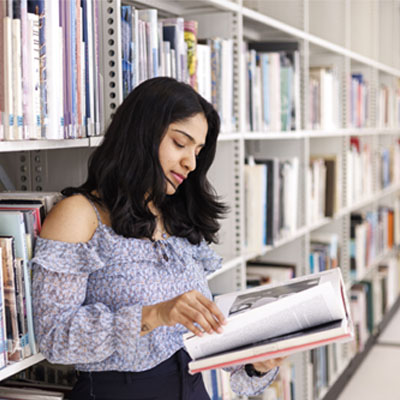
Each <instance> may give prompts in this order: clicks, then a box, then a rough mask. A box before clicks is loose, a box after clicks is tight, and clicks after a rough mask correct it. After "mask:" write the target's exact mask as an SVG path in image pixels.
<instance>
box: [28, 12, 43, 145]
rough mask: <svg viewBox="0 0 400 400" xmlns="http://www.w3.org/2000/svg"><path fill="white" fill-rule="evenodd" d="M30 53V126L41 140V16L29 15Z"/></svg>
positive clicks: (32, 136)
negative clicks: (31, 105) (31, 107)
mask: <svg viewBox="0 0 400 400" xmlns="http://www.w3.org/2000/svg"><path fill="white" fill-rule="evenodd" d="M28 43H29V45H28V49H29V50H28V51H29V59H30V60H31V61H30V67H31V77H32V87H31V90H32V91H31V93H30V94H29V95H30V96H32V104H33V109H32V116H31V118H32V119H30V120H29V121H28V124H32V127H33V129H32V135H31V138H32V139H40V138H41V122H40V115H41V112H40V39H39V16H38V15H36V14H32V13H28Z"/></svg>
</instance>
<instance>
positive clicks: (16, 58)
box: [11, 3, 24, 140]
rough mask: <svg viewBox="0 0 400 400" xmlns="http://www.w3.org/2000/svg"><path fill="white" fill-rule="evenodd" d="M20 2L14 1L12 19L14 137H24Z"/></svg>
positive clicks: (17, 138)
mask: <svg viewBox="0 0 400 400" xmlns="http://www.w3.org/2000/svg"><path fill="white" fill-rule="evenodd" d="M19 5H20V3H14V15H13V19H12V23H11V24H12V27H11V29H12V63H13V74H12V77H13V114H14V135H13V136H14V139H16V140H21V139H23V138H24V137H23V125H24V122H23V116H22V113H23V111H22V65H21V9H20V7H19Z"/></svg>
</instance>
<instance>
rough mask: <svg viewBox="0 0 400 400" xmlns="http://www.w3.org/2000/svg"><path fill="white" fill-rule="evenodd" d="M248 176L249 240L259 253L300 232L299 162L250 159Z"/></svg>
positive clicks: (246, 167) (246, 223)
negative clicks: (268, 246) (298, 226)
mask: <svg viewBox="0 0 400 400" xmlns="http://www.w3.org/2000/svg"><path fill="white" fill-rule="evenodd" d="M244 172H245V211H246V222H245V240H246V246H247V249H248V250H249V251H257V250H260V249H261V248H262V247H263V246H265V245H270V244H273V243H274V242H275V241H276V240H278V239H281V238H284V237H287V236H290V235H291V234H293V233H294V232H295V231H296V229H297V219H298V215H297V210H298V204H297V199H298V180H299V160H298V158H297V157H293V158H290V159H286V160H279V159H278V158H276V157H275V158H271V159H254V158H253V157H249V160H248V164H246V165H245V167H244Z"/></svg>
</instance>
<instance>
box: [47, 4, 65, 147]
mask: <svg viewBox="0 0 400 400" xmlns="http://www.w3.org/2000/svg"><path fill="white" fill-rule="evenodd" d="M45 15H46V24H45V40H46V89H47V111H48V112H47V117H48V125H47V130H46V138H47V139H62V138H64V132H63V131H62V129H61V123H60V121H61V115H60V105H59V102H60V101H61V102H62V101H63V97H62V96H61V97H60V93H59V90H60V81H61V82H63V75H60V71H62V67H60V63H62V60H61V59H60V34H59V30H60V25H59V18H60V17H59V2H58V1H51V0H47V1H46V2H45Z"/></svg>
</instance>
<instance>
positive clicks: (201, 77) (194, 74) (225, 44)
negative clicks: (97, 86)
mask: <svg viewBox="0 0 400 400" xmlns="http://www.w3.org/2000/svg"><path fill="white" fill-rule="evenodd" d="M121 30H122V35H121V38H122V43H121V49H122V77H123V81H122V85H123V95H124V97H126V96H127V95H128V93H130V92H131V90H132V89H134V88H135V86H137V85H138V84H139V83H141V82H143V81H144V80H146V79H150V78H153V77H156V76H168V77H172V78H175V79H177V80H179V81H182V82H186V83H188V84H190V85H191V86H192V87H193V88H194V89H196V90H198V92H199V93H200V94H201V95H202V96H203V97H204V98H205V99H207V100H208V101H210V102H211V103H212V104H213V105H214V107H215V108H216V110H217V111H218V113H219V115H220V117H221V125H222V130H223V131H231V130H232V129H233V67H232V65H233V41H232V40H230V39H224V38H219V37H215V38H198V22H197V21H195V20H185V19H184V18H183V17H177V18H159V16H158V11H157V10H156V9H144V10H138V9H136V8H135V7H134V6H133V5H123V6H121Z"/></svg>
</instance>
